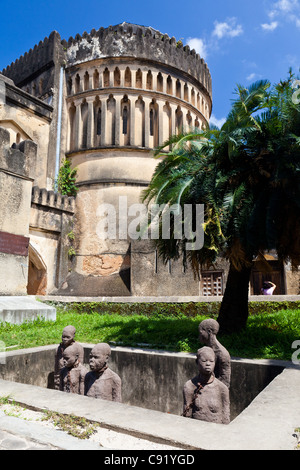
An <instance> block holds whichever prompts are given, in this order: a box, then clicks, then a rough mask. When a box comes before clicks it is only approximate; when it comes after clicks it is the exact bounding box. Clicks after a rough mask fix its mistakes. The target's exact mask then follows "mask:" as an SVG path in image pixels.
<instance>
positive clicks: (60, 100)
mask: <svg viewBox="0 0 300 470" xmlns="http://www.w3.org/2000/svg"><path fill="white" fill-rule="evenodd" d="M63 83H64V68H63V67H61V68H60V75H59V91H58V114H57V132H56V135H57V137H56V159H55V173H54V184H55V188H56V189H57V178H58V172H59V161H60V142H61V124H62V104H63Z"/></svg>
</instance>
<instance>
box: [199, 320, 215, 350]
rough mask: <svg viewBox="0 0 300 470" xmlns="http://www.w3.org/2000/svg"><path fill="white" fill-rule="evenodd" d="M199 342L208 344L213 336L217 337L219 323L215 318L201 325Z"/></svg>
mask: <svg viewBox="0 0 300 470" xmlns="http://www.w3.org/2000/svg"><path fill="white" fill-rule="evenodd" d="M198 329H199V341H200V342H201V343H203V344H208V343H209V339H210V337H211V336H212V335H214V336H216V335H217V333H218V331H219V323H218V322H217V321H216V320H214V319H213V318H208V319H207V320H203V321H202V322H201V323H200V324H199V327H198Z"/></svg>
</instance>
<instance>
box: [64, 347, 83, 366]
mask: <svg viewBox="0 0 300 470" xmlns="http://www.w3.org/2000/svg"><path fill="white" fill-rule="evenodd" d="M63 359H64V366H65V367H67V368H68V369H72V367H74V366H75V364H76V363H77V362H78V359H79V349H78V347H77V344H71V346H68V347H67V348H66V349H65V350H64V352H63Z"/></svg>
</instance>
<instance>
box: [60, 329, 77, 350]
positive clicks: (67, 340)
mask: <svg viewBox="0 0 300 470" xmlns="http://www.w3.org/2000/svg"><path fill="white" fill-rule="evenodd" d="M74 336H75V335H74V331H73V330H72V329H71V328H64V330H63V333H62V337H61V342H62V344H63V346H64V347H65V348H66V347H67V346H70V344H72V342H73V341H74Z"/></svg>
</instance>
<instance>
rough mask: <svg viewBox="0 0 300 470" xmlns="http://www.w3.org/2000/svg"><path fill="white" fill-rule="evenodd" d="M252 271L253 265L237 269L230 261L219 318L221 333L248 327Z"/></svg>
mask: <svg viewBox="0 0 300 470" xmlns="http://www.w3.org/2000/svg"><path fill="white" fill-rule="evenodd" d="M250 273H251V267H249V268H246V267H244V268H243V269H242V270H241V271H237V270H235V269H234V267H233V266H232V264H231V263H230V267H229V273H228V278H227V283H226V288H225V292H224V295H223V300H222V303H221V307H220V310H219V316H218V319H217V321H218V323H219V325H220V333H221V334H222V333H224V334H228V333H234V332H238V331H241V330H242V329H243V328H245V327H246V324H247V319H248V315H249V310H248V289H249V281H250Z"/></svg>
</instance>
